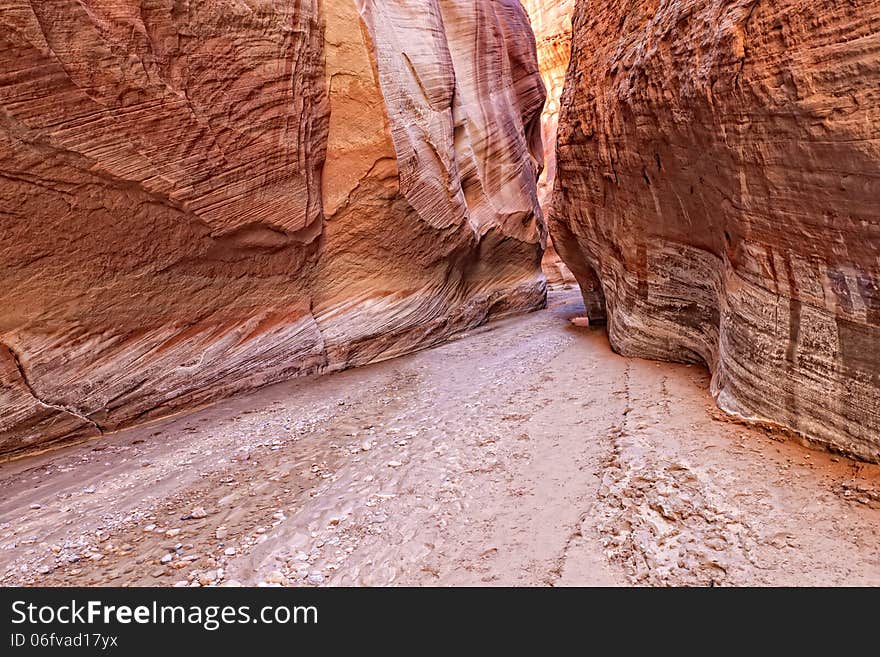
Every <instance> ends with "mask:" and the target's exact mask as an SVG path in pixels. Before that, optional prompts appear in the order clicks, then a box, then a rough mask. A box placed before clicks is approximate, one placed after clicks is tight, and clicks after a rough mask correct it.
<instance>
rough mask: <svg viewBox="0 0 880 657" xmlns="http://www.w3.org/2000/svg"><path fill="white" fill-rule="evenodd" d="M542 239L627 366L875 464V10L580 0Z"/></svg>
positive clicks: (878, 248)
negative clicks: (633, 362) (659, 363)
mask: <svg viewBox="0 0 880 657" xmlns="http://www.w3.org/2000/svg"><path fill="white" fill-rule="evenodd" d="M573 43H574V45H573V53H572V58H573V66H572V67H571V69H570V71H569V76H568V80H567V83H566V90H565V92H564V94H563V99H562V109H561V118H560V134H559V150H558V154H559V163H558V175H557V179H556V186H555V199H554V212H553V215H552V216H553V218H552V219H551V222H550V223H551V226H550V228H551V233H552V236H553V240H554V243H555V245H556V248H557V250H558V251H559V252H560V254H561V255H562V257H563V258H564V259H565V261H566V262H567V263H568V265H569V266H570V267H571V269H572V270H573V272H574V273H575V274H576V275H577V277H578V280H579V282H580V285H581V287H582V289H583V292H584V296H585V299H586V301H587V305H588V308H589V310H590V313H591V315H592V316H593V318H595V319H599V318H602V317H603V316H605V315H606V314H607V319H608V324H609V332H610V337H611V340H612V344H613V345H614V347H615V349H617V350H618V351H620V352H621V353H624V354H629V355H634V356H647V357H652V358H663V359H671V360H677V361H686V362H699V363H706V364H708V365H709V367H710V368H711V369H712V372H713V379H712V391H713V394H714V395H715V397H716V399H717V401H718V403H719V405H720V406H721V407H722V408H724V409H725V410H727V411H729V412H731V413H734V414H737V415H741V416H744V417H747V418H750V419H755V420H760V421H766V422H770V423H774V424H778V425H782V426H785V427H788V428H791V429H794V430H795V431H797V432H799V433H801V434H803V435H805V436H807V437H809V438H812V439H814V440H817V441H820V442H821V443H824V444H826V445H829V446H832V447H834V448H837V449H841V450H845V451H847V452H849V453H852V454H855V455H858V456H860V457H863V458H865V459H870V460H878V458H880V289H878V277H880V206H878V202H877V201H878V199H880V177H878V175H877V172H878V162H880V12H878V7H877V6H876V5H873V4H872V3H854V2H849V1H844V0H820V1H819V2H805V1H803V0H748V1H747V0H726V1H720V2H719V1H714V0H713V1H711V2H710V1H709V0H684V1H682V2H676V3H666V2H657V1H652V2H644V1H642V0H638V1H636V0H624V1H622V2H616V3H602V2H590V1H586V0H580V1H579V2H578V3H577V8H576V12H575V16H574V40H573Z"/></svg>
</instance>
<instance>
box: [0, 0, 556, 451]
mask: <svg viewBox="0 0 880 657" xmlns="http://www.w3.org/2000/svg"><path fill="white" fill-rule="evenodd" d="M0 10H2V14H3V17H4V18H3V22H2V26H0V45H2V47H0V281H2V286H0V304H2V308H3V313H2V316H0V452H6V453H8V452H15V451H18V450H24V449H29V448H34V447H36V446H41V445H47V444H50V443H52V442H54V441H57V440H61V439H69V438H75V437H82V436H88V435H94V434H97V433H99V432H102V431H107V430H113V429H116V428H118V427H120V426H122V425H126V424H131V423H134V422H137V421H142V420H144V419H148V418H151V417H154V416H157V415H161V414H166V413H169V412H172V411H175V410H181V409H186V408H190V407H192V406H195V405H198V404H202V403H205V402H209V401H211V400H214V399H217V398H220V397H223V396H227V395H230V394H232V393H234V392H236V391H239V390H242V389H246V388H251V387H255V386H260V385H264V384H267V383H270V382H273V381H278V380H282V379H286V378H290V377H293V376H297V375H301V374H306V373H312V372H317V371H328V370H334V369H341V368H344V367H348V366H352V365H358V364H362V363H366V362H369V361H373V360H378V359H382V358H387V357H391V356H394V355H397V354H400V353H403V352H406V351H410V350H413V349H416V348H420V347H423V346H427V345H430V344H433V343H436V342H438V341H440V340H443V339H445V338H446V337H448V336H449V335H451V334H452V333H454V332H456V331H459V330H462V329H465V328H468V327H470V326H473V325H476V324H479V323H481V322H483V321H485V320H486V319H487V318H488V317H490V316H493V315H498V314H503V313H509V312H520V311H526V310H530V309H534V308H537V307H540V306H541V305H542V304H543V303H544V298H545V284H544V279H543V277H542V275H541V273H540V269H539V261H540V257H541V252H542V247H543V242H544V239H545V232H546V231H545V228H544V225H543V219H542V215H541V211H540V209H539V206H538V201H537V192H536V178H537V175H538V173H539V171H540V168H541V160H542V147H541V143H540V112H541V107H542V105H543V102H544V91H543V85H542V84H541V81H540V77H539V75H538V69H537V60H536V53H535V46H534V40H533V37H532V33H531V31H530V28H529V25H528V20H527V17H526V15H525V12H524V11H523V9H522V7H521V6H520V4H519V3H518V2H517V1H516V0H505V1H500V2H499V1H496V2H492V1H490V0H479V1H477V2H473V1H472V0H468V1H465V0H461V1H454V0H453V1H450V0H444V1H443V2H440V1H439V0H431V1H428V2H424V3H418V7H415V6H413V7H411V8H409V9H407V8H405V7H402V6H401V3H396V2H390V1H386V0H373V1H368V0H357V1H356V0H324V1H323V2H318V0H305V2H292V1H286V2H277V3H272V4H271V5H265V4H264V5H260V6H259V7H258V8H256V9H255V8H254V7H252V6H250V5H247V4H241V3H237V2H232V1H231V0H206V1H202V2H195V3H190V4H189V5H187V8H186V10H185V11H181V10H180V8H179V7H178V6H177V5H176V4H174V3H172V2H165V3H163V2H160V3H158V4H155V5H151V6H150V7H145V6H141V4H140V3H136V2H132V1H131V0H122V1H120V2H116V3H113V4H110V5H108V4H106V3H99V2H94V1H91V0H87V1H85V2H74V1H73V0H64V1H62V2H57V3H45V2H35V1H32V0H31V1H28V0H0Z"/></svg>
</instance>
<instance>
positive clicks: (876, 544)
mask: <svg viewBox="0 0 880 657" xmlns="http://www.w3.org/2000/svg"><path fill="white" fill-rule="evenodd" d="M856 5H857V3H853V2H849V1H848V0H819V2H813V3H809V4H808V3H806V2H804V1H803V0H711V1H710V0H677V1H674V2H673V1H666V0H621V1H620V2H600V1H598V0H420V1H419V2H405V1H402V0H298V1H297V2H292V1H290V0H275V1H273V2H266V1H258V2H240V1H239V0H191V1H190V2H188V3H178V2H171V0H159V1H158V2H155V3H142V2H139V1H136V0H113V1H112V2H111V1H107V0H58V1H57V2H47V1H46V0H0V9H2V16H3V18H2V20H0V43H2V48H0V281H2V285H0V304H2V309H3V312H2V315H0V583H2V585H3V586H21V585H23V586H35V585H37V586H107V585H110V586H177V587H213V586H312V587H317V586H333V585H338V586H387V585H409V586H438V585H439V586H631V585H644V586H692V585H693V586H717V585H726V586H755V585H765V586H778V585H796V586H804V585H825V586H836V585H853V584H856V585H880V540H878V539H880V536H878V533H880V465H878V464H880V283H878V281H880V207H878V199H880V168H878V162H880V6H875V5H873V4H872V3H866V4H865V6H856Z"/></svg>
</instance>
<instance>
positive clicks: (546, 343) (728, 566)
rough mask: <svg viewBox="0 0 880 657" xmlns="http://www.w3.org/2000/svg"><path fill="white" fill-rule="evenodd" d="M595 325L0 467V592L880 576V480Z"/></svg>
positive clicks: (362, 373)
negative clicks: (634, 352) (745, 418)
mask: <svg viewBox="0 0 880 657" xmlns="http://www.w3.org/2000/svg"><path fill="white" fill-rule="evenodd" d="M582 312H583V307H582V305H581V302H580V298H579V295H578V294H577V292H576V291H574V290H566V291H555V292H553V293H551V296H550V302H549V307H548V309H547V310H545V311H542V312H539V313H534V314H532V315H528V316H525V317H516V318H512V319H508V320H504V321H500V322H496V323H493V324H490V325H488V326H485V327H483V328H481V329H479V330H476V331H473V332H471V333H469V334H467V335H463V336H461V337H460V338H459V339H457V340H454V341H452V342H449V343H447V344H444V345H442V346H440V347H438V348H435V349H431V350H428V351H423V352H421V353H417V354H413V355H410V356H407V357H403V358H399V359H396V360H393V361H388V362H385V363H380V364H377V365H372V366H368V367H363V368H360V369H357V370H351V371H347V372H344V373H341V374H336V375H332V376H327V377H323V378H320V379H315V380H300V381H295V382H290V383H285V384H280V385H276V386H272V387H270V388H265V389H263V390H260V391H257V392H255V393H252V394H250V395H248V396H246V397H240V398H237V399H233V400H230V401H226V402H223V403H221V404H218V405H215V406H212V407H210V408H207V409H203V410H201V411H198V412H195V413H192V414H189V415H186V416H178V417H174V418H170V419H167V420H164V421H162V422H158V423H154V424H151V425H148V426H143V427H139V428H136V429H132V430H128V431H124V432H120V433H117V434H115V435H109V436H105V437H104V438H102V439H100V440H97V441H92V442H88V443H84V444H80V445H76V446H72V447H67V448H63V449H60V450H56V451H52V452H47V453H44V454H42V455H37V456H31V457H28V458H24V459H19V460H16V461H11V462H7V463H5V464H2V465H0V583H2V584H3V585H6V586H9V585H22V584H39V585H168V586H171V585H177V586H183V585H192V586H198V585H202V586H205V585H224V584H226V585H229V584H233V585H234V584H235V583H240V584H244V585H254V584H260V583H268V584H283V585H294V586H297V585H302V586H320V585H388V584H393V585H555V586H559V585H627V584H647V585H665V584H668V585H688V584H707V585H708V584H714V585H747V584H756V585H760V584H773V585H798V584H801V585H820V584H825V585H835V584H836V585H839V584H874V585H877V584H880V535H878V534H880V467H878V466H872V465H866V464H862V463H857V462H854V461H851V460H849V459H847V458H845V457H842V456H835V455H832V454H827V453H823V452H818V451H813V450H809V449H806V448H805V447H803V446H801V445H799V444H796V443H794V442H792V441H786V440H784V439H783V438H782V437H781V436H777V435H773V434H772V433H768V432H766V431H764V430H761V429H754V428H749V427H745V426H743V425H741V424H738V423H735V422H732V421H729V420H727V419H726V418H725V417H724V416H723V415H721V414H720V413H719V412H718V411H717V410H716V409H715V407H714V405H713V404H712V400H711V398H710V396H709V393H708V391H707V387H708V375H707V373H706V372H705V371H704V370H702V369H700V368H697V367H688V366H678V365H670V364H664V363H654V362H648V361H642V360H631V359H624V358H621V357H619V356H617V355H615V354H614V353H613V352H612V351H611V350H610V349H609V346H608V341H607V337H606V335H605V333H604V331H602V330H600V329H589V328H580V327H577V326H574V325H572V324H571V323H570V321H569V320H570V319H571V318H573V317H576V316H579V315H580V314H581V313H582Z"/></svg>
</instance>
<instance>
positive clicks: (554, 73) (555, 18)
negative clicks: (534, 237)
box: [523, 0, 574, 285]
mask: <svg viewBox="0 0 880 657" xmlns="http://www.w3.org/2000/svg"><path fill="white" fill-rule="evenodd" d="M523 6H524V7H525V8H526V11H527V12H528V14H529V18H530V19H531V22H532V29H533V30H534V32H535V41H536V43H537V47H538V68H539V69H540V70H541V79H542V80H543V81H544V87H546V89H547V103H546V104H545V105H544V112H543V114H542V115H541V135H542V138H543V142H544V171H543V172H542V173H541V177H540V178H539V179H538V201H539V202H540V203H541V209H542V210H543V211H544V216H545V217H547V216H549V215H550V214H551V213H552V212H553V209H552V207H551V205H550V201H551V200H552V198H553V195H552V191H553V181H554V180H555V179H556V130H557V125H558V123H559V101H560V98H561V96H562V87H563V85H564V84H565V73H566V71H567V70H568V62H569V57H570V54H571V15H572V13H573V12H574V0H523ZM541 266H542V268H543V269H544V274H545V275H546V276H547V282H548V283H550V284H557V285H559V284H563V283H566V284H567V283H572V282H574V277H573V276H572V274H571V272H570V271H569V270H568V267H567V266H566V265H565V263H564V262H563V261H562V260H561V259H560V257H559V254H558V253H556V249H555V248H553V243H552V241H548V243H547V249H546V250H545V251H544V258H543V260H542V263H541Z"/></svg>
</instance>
